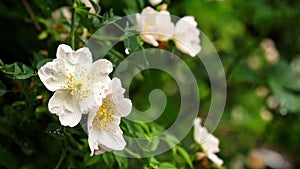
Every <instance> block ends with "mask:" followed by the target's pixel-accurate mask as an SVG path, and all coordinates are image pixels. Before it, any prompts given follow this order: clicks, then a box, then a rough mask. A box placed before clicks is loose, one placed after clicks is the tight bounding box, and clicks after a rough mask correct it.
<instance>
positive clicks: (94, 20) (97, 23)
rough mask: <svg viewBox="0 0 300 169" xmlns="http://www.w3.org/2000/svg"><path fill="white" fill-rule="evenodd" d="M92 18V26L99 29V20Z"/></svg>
mask: <svg viewBox="0 0 300 169" xmlns="http://www.w3.org/2000/svg"><path fill="white" fill-rule="evenodd" d="M91 17H92V21H93V25H94V27H96V28H97V27H99V26H100V20H99V18H98V17H97V16H91Z"/></svg>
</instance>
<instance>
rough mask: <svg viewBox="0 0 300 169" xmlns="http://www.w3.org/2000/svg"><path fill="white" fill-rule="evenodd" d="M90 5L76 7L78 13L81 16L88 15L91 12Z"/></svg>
mask: <svg viewBox="0 0 300 169" xmlns="http://www.w3.org/2000/svg"><path fill="white" fill-rule="evenodd" d="M89 10H90V8H89V7H85V6H78V7H76V8H75V11H76V13H78V14H79V15H81V16H87V15H88V14H89Z"/></svg>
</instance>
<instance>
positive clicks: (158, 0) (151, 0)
mask: <svg viewBox="0 0 300 169" xmlns="http://www.w3.org/2000/svg"><path fill="white" fill-rule="evenodd" d="M162 1H163V0H149V3H150V4H151V5H152V6H156V5H158V4H160V3H161V2H162Z"/></svg>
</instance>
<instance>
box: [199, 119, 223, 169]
mask: <svg viewBox="0 0 300 169" xmlns="http://www.w3.org/2000/svg"><path fill="white" fill-rule="evenodd" d="M194 140H195V142H196V143H198V144H200V145H201V147H202V149H203V151H204V153H205V154H206V156H207V157H208V158H209V159H210V160H211V161H212V162H213V163H215V164H216V165H217V166H222V164H223V160H221V159H220V158H219V157H218V156H217V155H216V154H215V153H218V152H219V151H220V149H219V140H218V139H217V138H216V137H215V136H213V135H212V134H210V133H209V132H208V131H207V129H206V128H205V127H202V126H201V119H200V118H196V119H195V120H194Z"/></svg>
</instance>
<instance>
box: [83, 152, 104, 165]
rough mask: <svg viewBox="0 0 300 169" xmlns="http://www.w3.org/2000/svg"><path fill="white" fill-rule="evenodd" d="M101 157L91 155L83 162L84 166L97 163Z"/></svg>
mask: <svg viewBox="0 0 300 169" xmlns="http://www.w3.org/2000/svg"><path fill="white" fill-rule="evenodd" d="M101 158H102V157H101V156H100V155H95V156H92V157H90V158H89V159H88V160H87V161H86V162H85V166H90V165H93V164H95V163H97V162H98V161H99V160H100V159H101Z"/></svg>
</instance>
